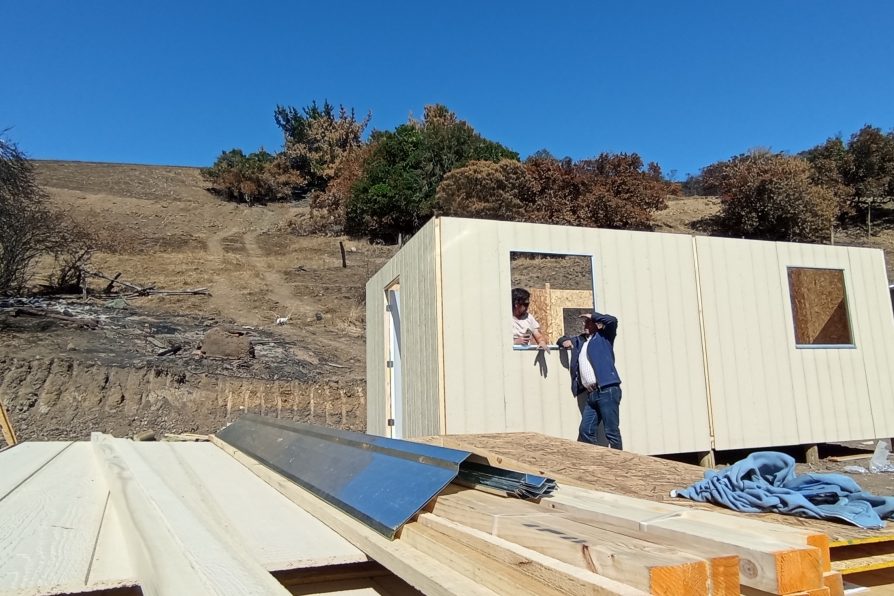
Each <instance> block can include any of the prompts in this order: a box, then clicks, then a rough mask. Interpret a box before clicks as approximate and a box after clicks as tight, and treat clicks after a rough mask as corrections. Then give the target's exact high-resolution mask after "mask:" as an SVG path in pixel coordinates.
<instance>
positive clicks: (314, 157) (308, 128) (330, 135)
mask: <svg viewBox="0 0 894 596" xmlns="http://www.w3.org/2000/svg"><path fill="white" fill-rule="evenodd" d="M273 117H274V119H275V120H276V124H277V126H279V127H280V129H281V130H282V132H283V150H282V153H281V154H280V155H279V156H278V160H279V161H281V163H280V164H278V167H277V171H278V172H279V173H280V174H281V179H282V180H283V181H284V182H285V183H286V184H288V185H290V186H292V190H293V194H295V195H297V196H304V195H306V194H308V193H310V192H314V191H325V190H326V187H327V185H328V184H329V182H330V181H331V180H332V179H333V178H334V177H335V175H336V170H337V168H338V164H339V163H340V162H341V160H342V159H343V158H344V157H345V155H346V154H347V153H348V152H350V151H351V150H353V149H356V148H358V147H360V146H361V145H362V144H363V140H362V137H363V132H364V130H366V127H367V125H369V121H370V119H371V118H372V113H368V114H367V115H366V117H365V118H363V119H362V120H358V119H357V117H356V115H355V113H354V110H353V108H352V109H351V110H348V109H347V108H345V107H344V106H343V105H339V107H338V110H336V109H335V107H334V106H333V105H332V104H330V103H329V102H328V101H324V102H323V105H322V106H318V105H317V102H316V101H314V102H312V103H311V104H310V105H309V106H307V107H304V108H302V109H301V110H297V109H295V108H293V107H291V106H279V105H278V106H276V110H275V111H274V114H273Z"/></svg>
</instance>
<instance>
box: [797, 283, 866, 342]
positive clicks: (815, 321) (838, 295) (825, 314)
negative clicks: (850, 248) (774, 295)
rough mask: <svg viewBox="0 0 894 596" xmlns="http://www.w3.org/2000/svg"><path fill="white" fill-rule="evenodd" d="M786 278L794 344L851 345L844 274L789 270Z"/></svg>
mask: <svg viewBox="0 0 894 596" xmlns="http://www.w3.org/2000/svg"><path fill="white" fill-rule="evenodd" d="M788 279H789V289H790V291H791V300H792V316H793V318H794V322H795V338H796V341H797V343H799V344H802V345H810V344H815V345H835V344H850V343H852V339H851V330H850V324H849V323H848V316H847V296H846V294H845V288H844V272H843V271H841V270H838V269H807V268H791V269H789V271H788Z"/></svg>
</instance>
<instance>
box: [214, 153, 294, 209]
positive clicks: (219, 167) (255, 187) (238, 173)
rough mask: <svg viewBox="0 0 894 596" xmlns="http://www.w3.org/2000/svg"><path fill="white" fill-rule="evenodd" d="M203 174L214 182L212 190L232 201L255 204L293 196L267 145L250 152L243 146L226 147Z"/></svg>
mask: <svg viewBox="0 0 894 596" xmlns="http://www.w3.org/2000/svg"><path fill="white" fill-rule="evenodd" d="M202 175H203V176H204V177H205V178H206V179H207V180H209V181H210V182H211V188H210V190H211V192H213V193H215V194H218V195H220V196H222V197H223V198H225V199H226V200H228V201H235V202H237V203H248V204H249V205H253V204H255V203H266V202H267V201H276V200H283V199H286V198H288V197H289V196H290V189H289V188H288V187H286V186H284V185H283V184H282V183H281V180H282V178H283V176H282V175H279V176H277V175H276V173H275V171H274V156H273V155H271V154H270V153H267V152H266V151H264V149H259V150H258V151H256V152H254V153H249V154H248V155H245V154H244V153H243V152H242V149H230V150H229V151H223V152H221V154H220V156H218V158H217V160H216V161H215V162H214V165H212V166H211V167H210V168H205V169H203V170H202Z"/></svg>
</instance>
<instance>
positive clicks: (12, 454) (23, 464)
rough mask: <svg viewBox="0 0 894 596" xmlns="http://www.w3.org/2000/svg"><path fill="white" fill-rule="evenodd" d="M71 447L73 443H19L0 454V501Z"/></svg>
mask: <svg viewBox="0 0 894 596" xmlns="http://www.w3.org/2000/svg"><path fill="white" fill-rule="evenodd" d="M69 445H71V441H54V442H44V443H32V442H26V443H19V444H17V445H15V446H13V447H10V448H9V449H6V450H4V451H2V452H0V471H2V473H0V499H3V498H4V497H5V496H6V495H7V494H9V492H10V491H11V490H13V489H14V488H15V487H16V486H18V485H19V484H20V483H21V482H23V481H24V480H25V479H27V478H28V477H29V476H31V475H32V474H34V473H35V472H36V471H37V470H39V469H40V468H41V466H43V465H45V464H46V463H47V462H49V461H50V460H51V459H53V458H54V457H56V456H57V455H59V453H60V452H61V451H62V450H63V449H65V448H66V447H68V446H69Z"/></svg>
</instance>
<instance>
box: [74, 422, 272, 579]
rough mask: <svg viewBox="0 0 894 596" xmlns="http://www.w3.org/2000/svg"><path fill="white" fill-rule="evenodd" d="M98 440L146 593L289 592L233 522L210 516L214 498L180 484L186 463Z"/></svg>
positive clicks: (94, 442)
mask: <svg viewBox="0 0 894 596" xmlns="http://www.w3.org/2000/svg"><path fill="white" fill-rule="evenodd" d="M91 442H92V445H93V447H94V451H95V455H96V458H97V461H99V462H100V467H101V468H102V469H103V471H104V473H105V476H106V480H107V482H108V485H109V489H110V491H111V500H112V503H113V505H114V506H115V507H116V509H117V511H118V513H120V514H121V522H122V525H123V526H124V535H125V539H126V541H127V546H128V552H129V553H130V556H131V558H132V561H133V563H134V567H135V569H136V573H137V578H138V579H139V583H140V586H141V587H142V589H143V592H144V593H145V594H147V595H151V594H159V595H178V594H206V593H210V594H220V595H224V594H233V595H234V596H235V595H237V594H258V595H260V594H287V593H288V591H287V590H286V589H285V588H283V587H282V585H280V584H279V582H277V581H276V580H275V579H274V578H273V576H272V575H270V574H269V573H268V572H267V571H266V570H265V569H264V568H263V567H262V566H261V565H260V564H259V563H258V562H257V561H256V560H254V559H253V558H252V557H251V556H250V555H249V554H248V553H246V551H245V550H244V549H242V548H241V546H240V545H239V544H238V541H237V540H236V539H234V538H233V536H232V535H230V534H229V533H228V532H227V527H226V526H220V525H216V524H214V523H212V522H210V521H209V518H208V517H206V516H205V514H204V512H205V511H206V510H207V509H209V508H210V507H211V506H213V505H211V504H210V503H209V502H208V501H207V499H205V498H204V495H202V494H201V492H200V491H190V490H181V489H182V488H183V486H184V485H183V484H182V483H178V480H181V479H182V476H184V475H188V471H187V470H185V469H184V468H183V467H182V466H181V467H174V468H171V469H165V470H158V469H154V468H153V464H152V461H151V457H146V456H145V453H146V452H144V451H142V450H140V449H137V447H135V443H133V442H132V441H129V440H125V439H114V438H112V437H109V436H108V435H100V434H98V433H94V434H93V436H92V439H91ZM169 482H170V484H169Z"/></svg>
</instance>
